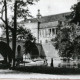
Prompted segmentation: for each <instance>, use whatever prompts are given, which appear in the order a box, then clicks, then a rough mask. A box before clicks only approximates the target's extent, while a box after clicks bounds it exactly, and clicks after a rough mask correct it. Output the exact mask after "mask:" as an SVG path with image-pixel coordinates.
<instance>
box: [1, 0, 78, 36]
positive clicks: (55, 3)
mask: <svg viewBox="0 0 80 80" xmlns="http://www.w3.org/2000/svg"><path fill="white" fill-rule="evenodd" d="M76 3H77V0H40V1H39V2H38V3H36V4H35V5H32V6H29V10H30V12H31V14H32V16H33V17H36V15H37V13H38V11H37V10H38V9H40V13H41V15H42V16H47V15H54V14H59V13H65V12H70V11H71V10H70V8H71V6H72V5H74V4H76ZM8 12H9V11H8ZM11 14H12V13H9V15H11ZM1 34H2V30H1V29H0V36H1Z"/></svg>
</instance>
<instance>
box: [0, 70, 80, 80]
mask: <svg viewBox="0 0 80 80" xmlns="http://www.w3.org/2000/svg"><path fill="white" fill-rule="evenodd" d="M0 78H1V79H5V78H8V79H12V78H15V79H33V80H34V79H35V78H37V79H43V78H45V79H80V75H56V74H55V75H53V74H40V73H28V72H20V71H15V70H9V69H5V70H3V69H0Z"/></svg>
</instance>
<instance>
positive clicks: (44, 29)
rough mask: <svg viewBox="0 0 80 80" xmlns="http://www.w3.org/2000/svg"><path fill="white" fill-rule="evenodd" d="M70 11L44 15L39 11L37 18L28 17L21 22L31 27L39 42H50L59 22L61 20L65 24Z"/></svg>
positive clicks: (24, 25) (26, 26)
mask: <svg viewBox="0 0 80 80" xmlns="http://www.w3.org/2000/svg"><path fill="white" fill-rule="evenodd" d="M69 14H70V13H69V12H68V13H62V14H57V15H50V16H44V17H42V16H41V15H40V11H38V15H37V18H33V19H27V20H25V21H22V22H20V24H21V25H23V27H25V28H27V29H30V30H31V33H32V34H33V36H34V37H36V42H37V43H46V42H50V41H51V39H54V38H55V37H56V34H57V28H58V24H59V23H60V22H61V24H62V25H64V24H65V21H66V17H65V16H67V15H69Z"/></svg>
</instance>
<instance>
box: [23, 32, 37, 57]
mask: <svg viewBox="0 0 80 80" xmlns="http://www.w3.org/2000/svg"><path fill="white" fill-rule="evenodd" d="M24 47H25V53H26V54H28V53H29V54H30V56H31V58H37V57H38V56H39V51H38V48H37V46H36V43H35V37H33V36H32V35H31V33H29V34H27V37H26V41H25V45H24Z"/></svg>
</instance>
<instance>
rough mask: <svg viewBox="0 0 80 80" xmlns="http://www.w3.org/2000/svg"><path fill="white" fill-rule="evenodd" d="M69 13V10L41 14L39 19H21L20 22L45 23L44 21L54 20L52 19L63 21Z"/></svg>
mask: <svg viewBox="0 0 80 80" xmlns="http://www.w3.org/2000/svg"><path fill="white" fill-rule="evenodd" d="M69 14H70V12H67V13H61V14H56V15H49V16H43V17H41V18H40V19H37V18H33V19H26V20H25V21H21V23H24V22H29V21H30V22H31V23H34V22H38V21H39V22H42V23H45V22H54V21H65V20H66V17H65V16H67V15H69Z"/></svg>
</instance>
